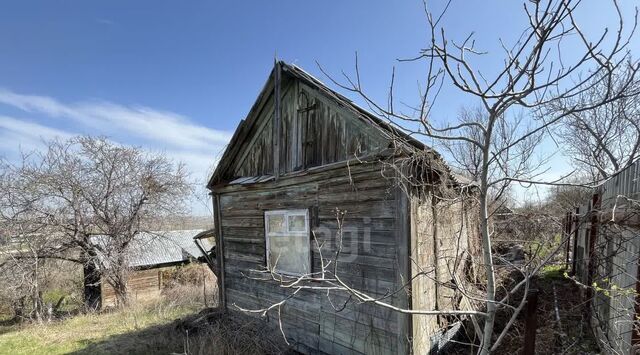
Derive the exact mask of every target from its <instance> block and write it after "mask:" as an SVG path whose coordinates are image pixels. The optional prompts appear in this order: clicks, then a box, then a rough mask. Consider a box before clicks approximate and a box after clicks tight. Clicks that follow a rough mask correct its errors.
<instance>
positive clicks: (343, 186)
mask: <svg viewBox="0 0 640 355" xmlns="http://www.w3.org/2000/svg"><path fill="white" fill-rule="evenodd" d="M381 169H382V167H381V166H380V164H378V163H376V164H355V165H354V166H350V167H347V166H346V164H338V165H336V166H332V167H322V168H319V169H317V171H312V172H309V173H308V174H300V175H299V176H297V177H288V178H282V179H280V180H279V181H277V182H270V183H264V184H260V185H255V186H249V187H243V186H228V187H226V188H223V189H222V190H220V191H216V193H218V194H219V195H218V199H219V201H220V217H221V234H222V238H223V240H224V249H225V250H224V265H225V289H226V298H227V304H228V308H230V309H234V308H237V307H235V306H239V307H242V308H248V309H259V308H264V307H267V306H269V305H271V304H273V303H276V302H279V301H281V300H282V299H284V298H285V297H287V295H288V294H289V293H290V292H292V291H291V290H290V289H284V288H282V287H280V284H279V283H278V282H275V281H256V280H251V279H250V277H247V276H256V277H257V276H259V275H260V274H259V273H256V272H252V271H251V270H261V269H264V268H265V259H266V256H265V230H264V212H265V211H267V210H274V209H309V211H310V213H311V222H310V223H311V228H312V230H314V231H315V232H316V236H317V238H318V240H319V242H320V243H324V247H323V249H322V252H323V255H324V257H325V258H330V257H331V254H332V252H335V250H336V246H337V241H336V233H337V222H336V213H335V209H336V208H339V209H340V210H343V211H346V217H345V223H344V228H345V234H344V238H343V250H342V253H341V257H340V260H339V274H340V275H341V277H342V278H343V279H344V280H346V281H348V282H349V283H350V284H351V285H352V286H353V287H355V288H356V289H358V290H361V291H365V292H367V293H368V294H370V295H372V296H383V295H385V294H386V293H387V292H389V291H392V290H394V289H395V288H397V287H399V285H400V284H401V283H402V280H406V276H407V273H406V270H404V271H403V268H404V267H405V266H406V265H408V261H407V259H406V251H405V253H404V254H402V252H401V250H400V247H399V246H400V245H402V244H403V243H405V244H406V241H407V236H406V235H401V233H402V231H403V230H407V229H404V227H403V226H399V225H398V224H399V222H398V221H399V219H398V218H397V213H398V212H400V213H401V214H403V215H405V216H406V212H407V211H405V212H402V211H398V209H399V208H403V207H402V206H403V205H402V204H401V203H399V201H398V198H397V196H398V194H397V193H396V190H395V188H394V187H393V186H392V181H390V180H387V179H385V178H382V177H381V175H380V172H381ZM399 206H400V207H399ZM403 240H404V242H403ZM312 245H313V244H312ZM312 260H313V262H312V264H313V271H318V270H319V269H320V254H319V252H318V250H317V248H313V254H312ZM406 299H407V295H406V293H403V292H400V293H398V294H397V295H396V296H394V297H392V298H390V299H389V302H392V303H393V304H396V305H406V302H407V301H406ZM330 300H331V302H333V303H334V305H336V306H339V305H340V304H341V302H344V301H346V300H347V295H346V294H341V293H332V294H331V295H330ZM330 300H329V298H327V296H326V293H325V292H313V291H305V292H301V293H299V294H298V295H296V296H295V297H294V298H293V299H291V300H289V301H287V303H286V306H285V307H284V308H283V313H282V317H283V324H284V327H285V333H286V334H287V337H289V338H290V339H291V340H293V341H294V343H295V344H296V346H297V347H298V349H299V350H301V351H303V352H305V353H315V352H326V353H332V354H336V353H338V354H349V353H366V354H397V353H404V352H406V346H407V345H406V342H407V338H408V336H407V335H408V334H406V329H407V327H406V324H408V318H407V316H406V315H403V314H401V313H396V312H392V311H391V310H388V309H385V308H382V307H379V306H374V305H371V304H367V305H357V304H354V303H353V302H351V303H350V304H349V305H348V306H347V307H346V308H345V309H344V310H342V311H340V312H336V311H335V310H334V308H333V307H332V305H331V303H330ZM274 314H275V313H274ZM272 316H273V315H272ZM274 321H275V320H274Z"/></svg>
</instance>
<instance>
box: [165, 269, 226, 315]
mask: <svg viewBox="0 0 640 355" xmlns="http://www.w3.org/2000/svg"><path fill="white" fill-rule="evenodd" d="M162 279H163V280H164V284H163V288H162V295H163V297H164V298H165V300H166V301H168V302H169V303H172V304H179V305H198V306H204V307H214V306H216V305H217V304H218V286H217V282H216V278H215V276H214V275H213V273H212V272H211V270H209V269H208V268H206V267H205V266H204V265H202V264H188V265H184V266H180V267H177V268H174V269H171V270H167V271H163V274H162Z"/></svg>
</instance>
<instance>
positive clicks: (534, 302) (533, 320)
mask: <svg viewBox="0 0 640 355" xmlns="http://www.w3.org/2000/svg"><path fill="white" fill-rule="evenodd" d="M537 308H538V290H537V289H533V290H529V294H528V295H527V310H526V314H525V323H524V348H523V351H522V354H523V355H534V354H535V352H536V330H537V329H538V317H537V314H536V309H537Z"/></svg>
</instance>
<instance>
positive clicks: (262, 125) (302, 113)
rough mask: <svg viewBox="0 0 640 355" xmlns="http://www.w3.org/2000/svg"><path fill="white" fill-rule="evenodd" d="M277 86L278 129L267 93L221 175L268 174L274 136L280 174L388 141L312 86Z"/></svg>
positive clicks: (290, 81)
mask: <svg viewBox="0 0 640 355" xmlns="http://www.w3.org/2000/svg"><path fill="white" fill-rule="evenodd" d="M281 86H282V91H281V97H282V99H281V107H282V108H281V115H280V118H279V119H280V130H279V131H278V130H275V129H274V120H275V119H276V116H275V114H274V105H275V102H274V101H275V99H274V95H273V94H271V95H269V97H268V99H266V100H264V104H263V106H261V108H260V109H259V110H257V112H258V113H257V115H258V117H257V118H255V123H254V127H252V128H251V129H250V132H248V133H247V141H246V143H245V146H244V148H243V149H242V150H241V152H240V154H239V155H238V159H237V161H236V163H235V166H234V167H232V168H231V169H229V173H228V174H227V179H233V178H236V177H243V176H259V175H271V174H274V173H275V171H274V168H273V167H274V149H273V144H274V141H273V140H274V137H276V139H277V140H278V143H279V147H280V149H279V150H278V153H275V154H279V159H278V162H279V174H280V175H282V174H286V173H290V172H293V171H299V170H303V169H307V168H311V167H315V166H321V165H326V164H330V163H334V162H340V161H344V160H346V159H350V158H354V157H355V156H356V155H358V156H360V155H365V154H367V153H371V152H378V151H381V150H383V149H385V148H386V147H387V145H388V144H389V141H388V139H386V138H384V137H383V136H382V135H381V134H380V132H379V131H378V129H377V128H375V127H373V126H372V125H370V124H367V123H365V122H362V121H361V120H359V119H357V118H355V117H354V114H353V113H352V112H349V111H348V110H347V109H345V108H343V107H340V106H338V105H336V104H335V103H332V102H331V101H330V100H329V99H327V98H326V97H325V96H324V95H322V94H321V93H319V92H318V91H317V90H316V89H314V88H312V87H310V86H308V85H305V84H304V83H302V82H300V81H297V80H293V79H290V78H289V79H287V78H286V77H285V78H283V81H282V84H281Z"/></svg>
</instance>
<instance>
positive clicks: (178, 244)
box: [94, 229, 213, 268]
mask: <svg viewBox="0 0 640 355" xmlns="http://www.w3.org/2000/svg"><path fill="white" fill-rule="evenodd" d="M204 231H205V229H190V230H175V231H157V232H141V233H139V234H138V235H136V237H135V238H134V240H133V241H132V242H131V245H130V246H129V250H128V255H127V259H128V260H129V267H134V268H138V267H150V266H155V265H162V264H174V263H179V262H183V261H188V260H190V259H197V258H199V257H202V256H203V255H202V252H200V249H198V247H197V246H196V244H195V242H194V240H193V237H195V236H196V235H198V234H199V233H202V232H204ZM106 238H107V236H104V235H100V236H96V237H94V243H98V244H102V245H103V246H107V245H108V243H106ZM201 243H202V244H203V247H204V249H205V251H209V250H210V249H211V248H212V247H213V243H212V242H211V241H209V240H207V239H201ZM105 252H106V253H107V255H108V254H109V253H110V252H111V251H110V250H108V249H107V250H106V251H105ZM103 257H104V256H103ZM107 259H108V258H107ZM103 260H104V258H103Z"/></svg>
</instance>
